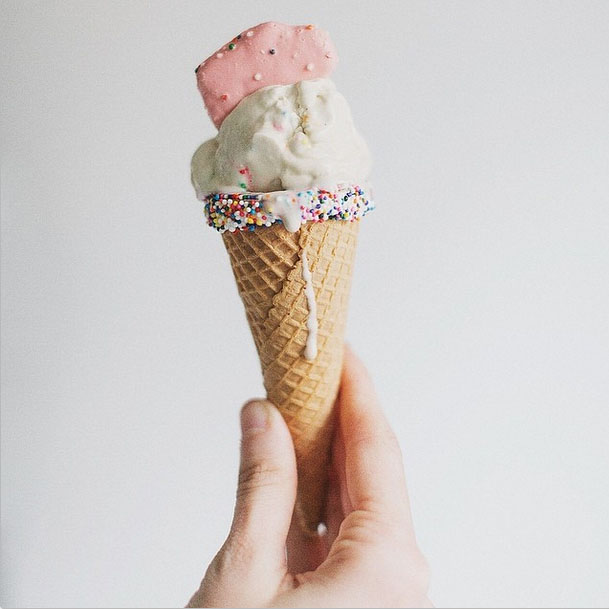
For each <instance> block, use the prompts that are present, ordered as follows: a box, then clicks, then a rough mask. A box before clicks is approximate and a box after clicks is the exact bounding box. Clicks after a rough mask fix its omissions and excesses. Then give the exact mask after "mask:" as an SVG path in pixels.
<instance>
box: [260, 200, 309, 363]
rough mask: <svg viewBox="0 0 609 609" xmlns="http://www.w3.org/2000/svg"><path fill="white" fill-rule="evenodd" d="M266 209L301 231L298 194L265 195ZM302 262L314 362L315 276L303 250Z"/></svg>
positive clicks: (305, 351) (289, 228)
mask: <svg viewBox="0 0 609 609" xmlns="http://www.w3.org/2000/svg"><path fill="white" fill-rule="evenodd" d="M265 208H266V209H267V210H268V211H269V212H270V213H272V214H273V215H274V216H276V217H277V218H279V219H280V220H281V222H282V223H283V225H284V226H285V229H286V230H287V231H288V232H290V233H295V232H296V231H297V230H299V229H300V226H301V224H302V216H301V213H300V205H299V202H298V197H297V196H296V193H294V192H289V191H282V192H270V193H268V194H267V195H265ZM300 260H301V262H302V278H303V279H304V282H305V296H306V297H307V306H308V308H309V315H308V316H307V342H306V344H305V349H304V353H303V355H304V357H305V359H306V360H309V361H313V360H314V359H315V358H316V357H317V302H316V301H315V290H314V289H313V276H312V275H311V270H310V269H309V261H308V260H307V253H306V252H305V251H304V248H303V250H302V253H301V256H300Z"/></svg>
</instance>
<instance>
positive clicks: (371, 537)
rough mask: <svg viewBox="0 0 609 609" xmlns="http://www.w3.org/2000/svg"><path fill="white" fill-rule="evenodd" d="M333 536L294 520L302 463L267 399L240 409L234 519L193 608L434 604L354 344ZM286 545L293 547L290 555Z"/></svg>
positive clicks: (333, 497) (345, 381) (332, 491)
mask: <svg viewBox="0 0 609 609" xmlns="http://www.w3.org/2000/svg"><path fill="white" fill-rule="evenodd" d="M337 408H338V412H339V415H338V429H337V433H336V436H335V440H334V444H333V448H332V465H331V468H330V484H329V493H328V502H327V503H328V508H327V514H326V525H327V532H326V534H325V535H323V536H318V537H310V536H307V535H306V534H304V533H302V532H300V531H299V530H298V528H297V527H295V526H290V523H291V519H292V512H293V509H294V501H295V498H296V460H295V456H294V448H293V445H292V440H291V437H290V434H289V431H288V428H287V426H286V424H285V423H284V421H283V418H282V417H281V415H280V414H279V412H278V411H277V409H276V408H275V407H274V406H272V405H271V404H270V403H269V402H264V401H252V402H248V403H247V404H246V405H245V406H244V407H243V410H242V413H241V425H242V434H243V436H242V445H241V466H240V473H239V486H238V489H237V503H236V507H235V515H234V519H233V524H232V526H231V530H230V533H229V535H228V538H227V540H226V542H225V543H224V545H223V546H222V548H221V549H220V551H219V552H218V554H217V555H216V557H215V558H214V559H213V561H212V563H211V564H210V566H209V568H208V569H207V573H206V574H205V577H204V578H203V581H202V583H201V587H200V588H199V590H198V591H197V592H196V593H195V595H194V596H193V597H192V599H191V600H190V602H189V604H188V607H430V606H432V605H431V603H430V602H429V599H428V598H427V587H428V581H429V574H428V568H427V565H426V562H425V559H424V558H423V556H422V554H421V552H420V551H419V549H418V547H417V543H416V540H415V534H414V529H413V525H412V519H411V515H410V507H409V503H408V493H407V490H406V482H405V479H404V470H403V465H402V458H401V453H400V448H399V444H398V441H397V439H396V437H395V435H394V434H393V432H392V431H391V428H390V427H389V424H388V422H387V420H386V419H385V417H384V415H383V413H382V411H381V409H380V406H379V403H378V399H377V397H376V394H375V391H374V387H373V385H372V382H371V380H370V377H369V376H368V373H367V371H366V369H365V368H364V366H363V364H362V363H361V362H360V361H359V360H358V359H357V358H356V356H355V355H353V353H352V352H351V351H349V350H348V349H347V350H346V351H345V363H344V368H343V374H342V379H341V386H340V393H339V397H338V401H337ZM286 548H287V551H286Z"/></svg>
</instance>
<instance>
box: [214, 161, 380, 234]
mask: <svg viewBox="0 0 609 609" xmlns="http://www.w3.org/2000/svg"><path fill="white" fill-rule="evenodd" d="M242 171H244V170H239V172H240V173H242ZM239 187H240V188H243V189H244V190H245V189H246V184H245V182H241V183H240V184H239ZM282 196H284V197H285V196H287V198H288V200H290V201H292V203H293V204H294V205H297V206H298V208H299V209H300V216H301V218H302V220H303V222H324V221H329V220H343V221H349V222H353V221H355V220H359V219H360V218H363V217H364V216H365V215H366V214H367V213H369V212H371V211H372V210H373V209H374V202H373V201H372V200H371V199H370V196H369V194H368V193H366V192H365V191H364V190H363V189H362V188H361V187H359V186H356V185H343V186H341V187H339V188H338V189H337V190H335V191H328V190H324V189H321V188H310V189H308V190H303V191H300V192H290V191H284V192H283V193H282ZM276 197H277V195H272V194H269V193H256V192H242V193H210V194H208V195H206V196H205V197H204V199H203V201H204V211H205V216H206V218H207V223H208V224H209V226H211V227H213V228H215V229H216V230H217V231H219V232H221V233H223V232H225V231H229V232H234V231H235V230H253V229H254V228H256V227H259V226H271V225H272V224H274V223H275V222H279V221H280V219H279V218H278V217H276V216H275V215H274V214H273V201H274V200H275V198H276Z"/></svg>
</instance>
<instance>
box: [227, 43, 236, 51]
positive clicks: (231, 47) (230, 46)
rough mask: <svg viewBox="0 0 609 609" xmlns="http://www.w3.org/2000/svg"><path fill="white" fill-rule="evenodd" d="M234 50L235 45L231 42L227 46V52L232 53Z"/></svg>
mask: <svg viewBox="0 0 609 609" xmlns="http://www.w3.org/2000/svg"><path fill="white" fill-rule="evenodd" d="M234 48H235V44H234V43H233V42H231V43H230V44H229V45H228V50H229V51H232V50H233V49H234Z"/></svg>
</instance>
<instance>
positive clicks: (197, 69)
mask: <svg viewBox="0 0 609 609" xmlns="http://www.w3.org/2000/svg"><path fill="white" fill-rule="evenodd" d="M200 67H201V65H198V66H197V67H196V68H195V74H196V73H197V72H198V71H199V68H200Z"/></svg>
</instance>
